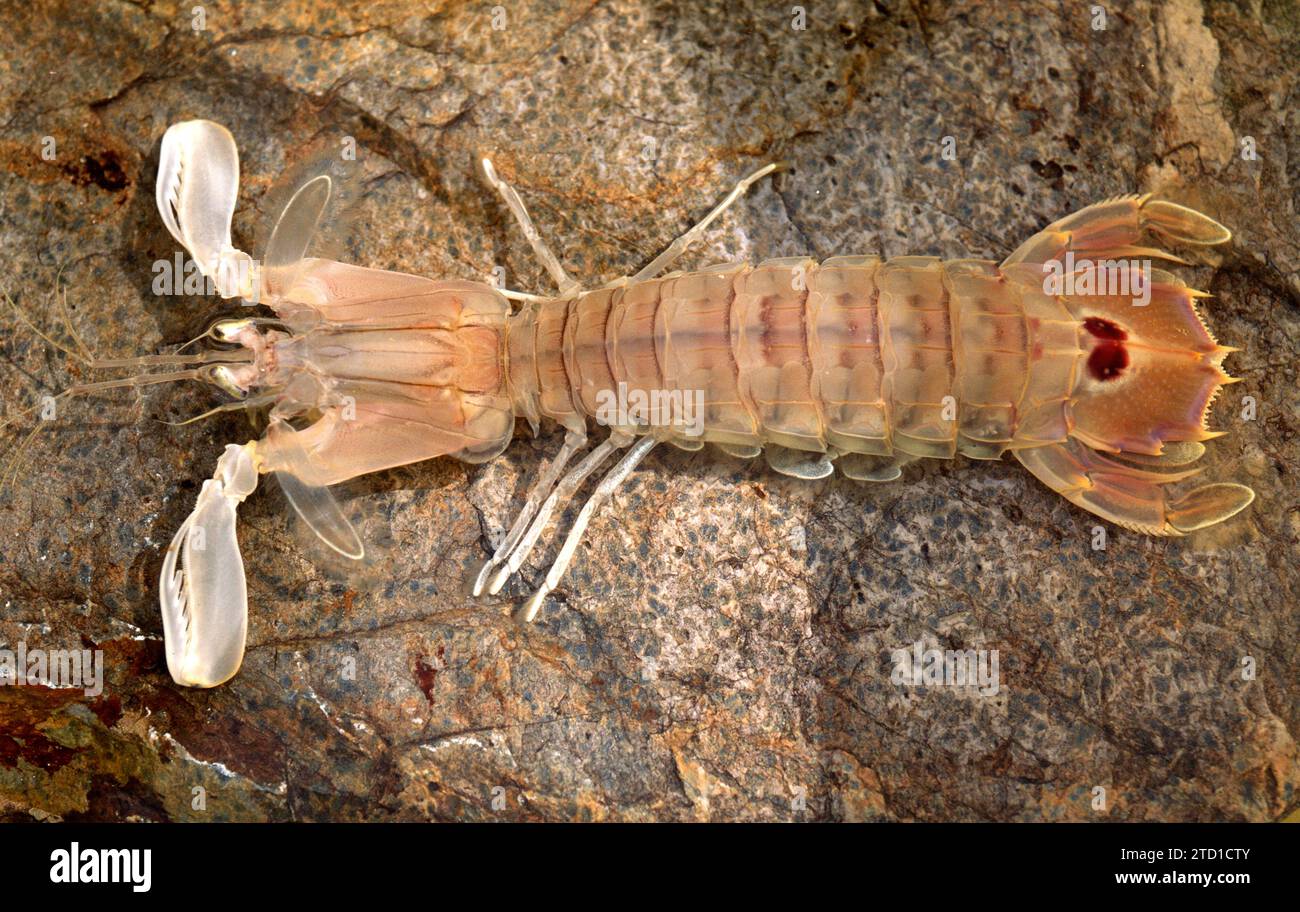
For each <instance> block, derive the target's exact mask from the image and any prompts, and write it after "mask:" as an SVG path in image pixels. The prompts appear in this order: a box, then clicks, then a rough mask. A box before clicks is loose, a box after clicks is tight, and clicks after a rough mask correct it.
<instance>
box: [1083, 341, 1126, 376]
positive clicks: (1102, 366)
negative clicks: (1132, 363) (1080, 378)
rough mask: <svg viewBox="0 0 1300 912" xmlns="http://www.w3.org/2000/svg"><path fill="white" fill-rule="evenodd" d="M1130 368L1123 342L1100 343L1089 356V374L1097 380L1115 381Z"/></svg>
mask: <svg viewBox="0 0 1300 912" xmlns="http://www.w3.org/2000/svg"><path fill="white" fill-rule="evenodd" d="M1126 367H1128V352H1127V351H1125V350H1124V343H1122V342H1099V343H1098V344H1097V347H1096V348H1094V349H1093V350H1092V354H1091V355H1089V356H1088V373H1090V374H1092V376H1093V377H1094V378H1095V379H1097V380H1114V379H1115V378H1116V377H1118V376H1119V375H1120V374H1122V373H1123V372H1124V368H1126Z"/></svg>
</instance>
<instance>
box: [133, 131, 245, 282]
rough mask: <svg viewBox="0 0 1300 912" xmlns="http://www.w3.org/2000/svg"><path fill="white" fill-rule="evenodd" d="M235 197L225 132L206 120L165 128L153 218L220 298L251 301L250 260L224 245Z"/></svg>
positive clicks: (232, 155)
mask: <svg viewBox="0 0 1300 912" xmlns="http://www.w3.org/2000/svg"><path fill="white" fill-rule="evenodd" d="M238 195H239V152H238V150H237V149H236V148H235V139H234V137H232V136H231V135H230V131H229V130H227V129H226V128H225V127H223V126H221V125H220V124H216V123H213V122H212V121H210V120H187V121H185V122H183V123H178V124H173V125H172V126H171V127H170V128H168V130H167V132H166V133H165V134H163V140H162V152H161V155H160V159H159V162H158V184H157V187H156V190H155V198H156V200H157V202H158V213H159V214H160V215H161V216H162V220H163V224H165V225H166V226H167V230H168V231H170V232H171V235H172V237H174V238H176V240H177V242H178V243H180V244H181V245H182V246H184V247H185V249H186V250H188V251H189V253H190V256H192V257H194V261H195V263H197V264H198V267H199V271H200V272H202V273H203V275H204V276H205V277H207V278H209V279H211V280H212V281H213V282H214V284H215V285H216V287H217V292H218V293H219V294H220V295H221V296H222V297H223V298H234V297H244V298H251V297H253V296H254V293H255V291H256V289H257V276H256V271H255V270H254V268H253V267H254V264H253V259H252V257H250V256H249V255H248V254H246V253H244V252H243V251H242V250H236V249H235V248H234V247H233V246H231V243H230V220H231V218H232V216H233V215H234V213H235V199H236V197H237V196H238Z"/></svg>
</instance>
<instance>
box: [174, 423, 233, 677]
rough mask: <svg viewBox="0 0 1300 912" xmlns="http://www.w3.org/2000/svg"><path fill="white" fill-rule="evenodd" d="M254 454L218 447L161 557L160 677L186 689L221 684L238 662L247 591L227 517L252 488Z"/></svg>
mask: <svg viewBox="0 0 1300 912" xmlns="http://www.w3.org/2000/svg"><path fill="white" fill-rule="evenodd" d="M254 448H255V444H253V443H247V444H244V445H243V446H237V445H235V444H231V445H229V446H227V447H226V451H225V452H224V453H222V454H221V458H220V459H219V460H217V470H216V472H215V473H214V474H213V477H212V478H210V479H208V480H207V481H205V482H203V489H202V490H201V491H200V492H199V497H198V501H197V503H195V505H194V512H192V513H191V514H190V515H189V518H188V519H186V520H185V522H184V524H183V525H182V526H181V527H180V529H179V530H177V532H176V536H175V538H173V539H172V542H171V544H170V545H168V546H167V553H166V555H165V556H164V557H163V565H162V576H161V579H160V580H159V583H158V596H159V602H160V603H161V606H162V616H163V634H164V636H165V639H166V650H167V670H168V671H169V672H170V673H171V676H172V680H174V681H175V682H176V683H177V684H182V685H184V686H186V687H215V686H217V685H218V684H221V683H223V682H225V681H228V680H229V679H230V678H231V677H233V676H234V674H235V672H237V671H239V666H240V663H241V662H243V659H244V638H245V635H246V633H247V630H248V589H247V586H246V584H245V580H244V561H243V558H242V557H240V554H239V541H238V539H237V538H236V535H235V510H236V508H237V507H238V506H239V504H240V503H241V502H242V501H243V500H244V498H245V497H247V496H248V495H249V494H251V493H253V491H254V490H255V489H256V488H257V463H256V456H255V451H254ZM178 562H179V564H180V568H179V569H177V563H178Z"/></svg>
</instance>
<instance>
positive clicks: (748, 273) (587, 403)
mask: <svg viewBox="0 0 1300 912" xmlns="http://www.w3.org/2000/svg"><path fill="white" fill-rule="evenodd" d="M532 326H533V332H534V333H535V339H536V344H535V346H534V348H533V350H532V352H531V354H532V356H533V357H532V358H531V359H521V360H519V363H520V364H524V365H526V366H527V372H528V374H529V375H528V377H527V378H525V379H523V380H514V381H513V382H514V384H515V385H516V386H517V387H526V386H528V385H529V384H532V385H533V386H534V387H535V389H536V390H537V394H536V399H535V403H536V408H537V412H538V414H539V415H541V416H545V417H549V418H552V419H553V420H556V421H559V422H560V423H562V424H566V425H568V426H573V424H574V422H575V421H585V420H586V419H594V420H596V421H597V422H598V423H601V424H613V425H615V426H620V427H623V428H624V429H626V430H628V431H631V432H633V433H650V434H654V435H656V436H658V437H660V438H662V439H664V440H667V441H669V442H672V443H674V444H676V445H678V446H680V447H682V448H685V449H698V448H699V447H700V446H702V445H703V444H704V443H713V444H716V445H718V446H719V447H721V448H722V449H724V450H726V451H727V452H729V453H733V454H735V455H742V456H754V455H757V454H758V453H759V452H760V450H764V451H767V452H768V456H769V461H772V462H773V464H774V465H775V466H776V467H777V468H778V469H781V468H783V467H784V468H792V467H793V468H794V469H795V470H792V471H791V474H800V472H801V471H803V469H800V468H799V467H800V466H805V465H806V464H808V463H809V460H811V461H812V462H814V463H815V462H816V461H817V460H818V459H820V458H825V457H827V456H829V457H831V458H836V459H841V461H842V467H843V468H844V470H845V471H846V473H849V474H853V476H854V477H863V475H864V474H865V473H875V474H880V473H882V472H883V473H884V474H886V475H888V474H889V472H890V467H891V466H896V465H901V464H903V463H906V462H909V461H911V460H913V459H916V458H920V457H938V458H950V457H952V456H954V455H956V454H958V453H962V454H964V455H967V456H972V457H975V458H982V459H995V458H998V457H999V456H1001V455H1002V453H1003V452H1004V451H1005V450H1007V449H1009V448H1012V447H1014V446H1018V445H1021V444H1022V443H1025V442H1030V443H1031V445H1038V444H1041V443H1049V442H1054V441H1059V440H1063V439H1064V438H1065V436H1066V435H1067V433H1068V426H1067V420H1066V404H1067V401H1068V399H1069V397H1070V395H1071V391H1072V388H1073V385H1074V382H1075V377H1076V373H1077V371H1078V370H1079V369H1080V367H1079V363H1080V360H1081V358H1082V357H1083V355H1084V351H1083V349H1082V348H1081V347H1080V342H1079V332H1080V324H1079V321H1078V319H1076V318H1075V317H1074V316H1073V315H1072V314H1071V313H1070V312H1069V311H1068V310H1067V309H1066V308H1065V307H1063V306H1062V305H1061V304H1060V302H1059V300H1058V299H1056V298H1053V297H1049V296H1047V295H1044V294H1042V293H1041V291H1038V290H1036V289H1035V288H1034V287H1033V286H1032V285H1027V284H1026V283H1017V282H1013V281H1008V280H1007V279H1006V278H1005V277H1003V276H1002V275H1001V274H1000V273H999V272H998V268H997V265H996V264H995V263H991V262H985V261H975V260H967V261H955V262H948V263H944V262H941V261H940V260H938V259H933V258H927V257H902V258H896V259H891V260H881V259H879V258H876V257H862V256H857V257H836V258H834V259H830V260H826V261H825V262H822V263H817V262H816V261H814V260H811V259H805V258H794V259H782V260H769V261H767V262H764V263H761V264H759V265H757V266H748V265H743V264H727V265H721V266H715V267H711V268H709V269H705V270H702V271H699V272H690V273H680V274H674V275H668V276H665V277H663V278H660V279H654V280H651V281H645V282H639V283H635V284H629V283H623V284H616V285H613V286H610V287H606V288H603V289H599V290H596V291H591V292H585V293H582V294H580V295H578V296H576V297H574V298H572V299H568V300H555V301H548V302H545V303H543V304H541V305H540V306H539V308H538V310H537V313H536V316H535V321H534V322H533V323H532ZM521 331H522V330H520V329H517V328H512V336H513V335H515V334H516V333H517V332H521ZM518 347H519V346H516V345H512V351H514V350H515V349H516V348H518ZM530 362H531V363H530ZM515 369H516V368H515V367H514V366H512V378H514V375H515ZM656 399H658V400H659V401H661V402H669V403H680V406H676V405H674V408H675V409H676V411H674V408H667V409H662V410H660V413H659V417H660V418H661V419H664V416H667V418H666V420H659V421H655V420H653V419H654V417H655V415H654V414H651V415H649V416H647V414H645V413H644V412H642V413H637V412H636V411H635V410H632V409H629V410H626V411H623V410H620V409H618V408H615V409H613V410H612V411H611V409H610V407H609V406H610V403H611V402H613V403H626V402H631V401H633V400H636V401H640V402H652V401H655V400H656ZM692 405H695V406H698V409H699V414H698V418H697V420H685V419H686V418H687V417H690V416H687V415H685V414H684V413H685V412H687V411H688V410H690V409H691V407H692ZM792 454H793V455H792ZM799 454H804V455H802V456H800V455H799ZM774 457H775V458H774ZM844 457H851V458H847V459H845V458H844ZM870 477H874V476H870Z"/></svg>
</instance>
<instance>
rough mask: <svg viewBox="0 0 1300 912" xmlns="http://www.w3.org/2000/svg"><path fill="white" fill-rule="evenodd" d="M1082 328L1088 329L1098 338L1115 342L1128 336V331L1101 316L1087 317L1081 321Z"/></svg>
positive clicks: (1121, 340)
mask: <svg viewBox="0 0 1300 912" xmlns="http://www.w3.org/2000/svg"><path fill="white" fill-rule="evenodd" d="M1083 328H1084V329H1086V330H1088V332H1090V333H1092V334H1093V335H1094V336H1096V337H1097V338H1098V339H1113V340H1115V341H1117V342H1123V341H1124V340H1125V339H1127V338H1128V333H1126V332H1124V330H1122V329H1120V328H1119V327H1118V326H1116V325H1115V324H1114V323H1112V322H1110V321H1109V320H1105V319H1102V318H1101V317H1089V318H1088V319H1086V320H1084V321H1083Z"/></svg>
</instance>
